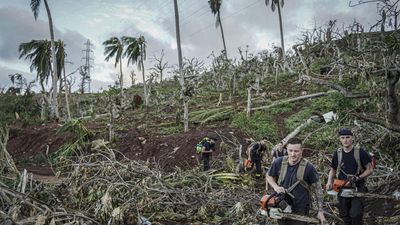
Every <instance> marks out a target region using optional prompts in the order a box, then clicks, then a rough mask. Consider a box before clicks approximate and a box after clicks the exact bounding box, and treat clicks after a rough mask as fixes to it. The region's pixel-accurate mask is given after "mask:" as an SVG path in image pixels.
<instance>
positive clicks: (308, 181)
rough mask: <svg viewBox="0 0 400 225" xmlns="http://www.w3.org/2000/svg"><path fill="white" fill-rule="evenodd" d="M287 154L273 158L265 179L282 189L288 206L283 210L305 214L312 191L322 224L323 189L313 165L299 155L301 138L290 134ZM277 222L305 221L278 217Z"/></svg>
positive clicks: (299, 224) (300, 224)
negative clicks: (291, 136) (292, 136)
mask: <svg viewBox="0 0 400 225" xmlns="http://www.w3.org/2000/svg"><path fill="white" fill-rule="evenodd" d="M287 152H288V155H287V156H284V157H279V158H277V159H276V160H274V161H273V163H272V165H271V168H270V169H269V171H268V174H267V175H266V180H267V182H268V183H269V185H271V187H272V188H273V189H274V191H275V192H276V193H278V194H279V193H284V194H285V200H286V203H287V204H288V205H289V206H290V207H289V209H288V208H286V209H285V211H284V212H287V213H296V214H301V215H306V216H307V215H308V214H309V210H310V206H311V193H314V194H315V195H316V200H317V203H318V204H317V205H318V219H319V220H320V222H321V224H324V222H325V221H326V220H325V216H324V212H323V209H322V206H323V192H322V187H321V182H320V180H319V175H318V172H317V170H316V169H315V167H314V166H313V165H312V164H311V163H310V162H308V161H307V160H306V159H304V158H303V148H302V142H301V140H300V139H298V138H292V139H290V140H289V141H288V143H287ZM278 224H279V225H306V224H307V222H302V221H297V220H290V219H280V220H278Z"/></svg>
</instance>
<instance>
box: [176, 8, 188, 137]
mask: <svg viewBox="0 0 400 225" xmlns="http://www.w3.org/2000/svg"><path fill="white" fill-rule="evenodd" d="M174 11H175V29H176V44H177V46H178V63H179V64H178V65H179V75H180V76H179V83H180V84H181V99H182V101H183V131H184V132H187V131H188V130H189V104H188V101H189V100H188V98H187V97H186V96H185V94H184V93H185V91H186V89H185V79H184V77H183V76H184V75H183V71H182V66H183V65H182V50H181V34H180V30H179V11H178V2H177V0H174Z"/></svg>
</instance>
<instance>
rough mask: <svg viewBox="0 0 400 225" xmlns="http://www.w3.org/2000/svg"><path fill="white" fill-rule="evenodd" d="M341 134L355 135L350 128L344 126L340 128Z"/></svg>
mask: <svg viewBox="0 0 400 225" xmlns="http://www.w3.org/2000/svg"><path fill="white" fill-rule="evenodd" d="M339 135H340V136H342V135H350V136H353V132H351V130H350V129H349V128H342V129H340V130H339Z"/></svg>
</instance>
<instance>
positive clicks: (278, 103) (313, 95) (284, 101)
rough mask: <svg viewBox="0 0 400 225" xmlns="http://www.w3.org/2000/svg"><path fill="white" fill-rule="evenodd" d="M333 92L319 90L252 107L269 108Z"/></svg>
mask: <svg viewBox="0 0 400 225" xmlns="http://www.w3.org/2000/svg"><path fill="white" fill-rule="evenodd" d="M333 92H336V91H327V92H318V93H314V94H309V95H303V96H298V97H295V98H291V99H284V100H279V101H276V102H273V103H272V104H270V105H267V106H260V107H256V108H252V109H251V110H259V109H269V108H272V107H274V106H277V105H281V104H284V103H288V102H295V101H300V100H304V99H309V98H316V97H320V96H325V95H328V94H330V93H333ZM247 106H248V104H247Z"/></svg>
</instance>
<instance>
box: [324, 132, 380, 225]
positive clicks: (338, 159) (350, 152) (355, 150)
mask: <svg viewBox="0 0 400 225" xmlns="http://www.w3.org/2000/svg"><path fill="white" fill-rule="evenodd" d="M339 140H340V143H341V148H339V149H338V150H337V151H335V153H334V154H333V158H332V163H331V169H330V171H329V175H328V181H327V183H326V189H327V190H331V189H332V184H333V179H334V178H335V177H336V178H337V179H340V180H346V181H351V182H353V183H354V184H355V186H356V188H357V191H358V192H367V188H366V186H365V179H366V178H367V177H368V176H370V175H371V174H372V171H373V166H372V164H371V157H370V155H369V154H368V153H367V152H366V151H365V150H364V149H361V148H360V147H359V146H358V145H357V146H354V144H353V141H354V139H353V133H352V132H351V130H350V129H347V128H343V129H341V130H340V131H339ZM338 200H339V214H340V217H341V218H342V219H343V221H344V223H345V225H362V224H363V211H364V201H363V198H359V197H353V198H344V197H341V196H340V195H338Z"/></svg>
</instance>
